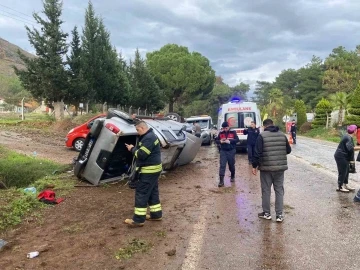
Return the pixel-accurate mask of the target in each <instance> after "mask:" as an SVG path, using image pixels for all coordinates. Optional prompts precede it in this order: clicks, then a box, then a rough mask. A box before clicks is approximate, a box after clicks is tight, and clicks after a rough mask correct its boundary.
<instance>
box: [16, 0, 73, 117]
mask: <svg viewBox="0 0 360 270" xmlns="http://www.w3.org/2000/svg"><path fill="white" fill-rule="evenodd" d="M43 3H44V10H43V11H42V13H44V15H45V17H46V18H44V19H43V18H42V17H40V15H38V14H37V13H34V14H33V17H34V19H35V21H36V22H37V23H38V24H39V25H41V27H40V31H39V30H37V29H35V28H33V29H32V30H31V29H30V28H29V27H27V26H26V27H25V28H26V31H27V34H28V38H29V42H30V44H31V45H32V46H33V47H34V49H35V51H36V55H37V57H36V58H32V59H30V58H28V57H26V56H25V55H23V54H21V53H20V51H19V54H20V57H21V59H22V60H23V62H24V63H25V66H26V70H19V69H17V68H16V67H15V68H14V69H15V73H16V74H17V75H18V76H19V79H20V80H21V82H22V84H23V86H24V87H25V89H27V90H29V91H30V92H31V93H32V95H33V96H34V97H36V98H46V99H47V100H48V101H50V102H51V101H54V108H55V117H56V118H57V119H61V118H63V117H64V106H63V100H64V99H66V98H68V87H67V73H66V71H65V68H64V66H65V63H64V60H63V59H65V55H66V53H67V44H66V38H67V36H68V35H67V34H66V33H64V32H63V31H62V30H61V25H62V23H63V21H62V20H61V19H60V17H61V13H62V2H61V1H60V0H44V2H43Z"/></svg>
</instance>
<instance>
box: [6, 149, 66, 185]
mask: <svg viewBox="0 0 360 270" xmlns="http://www.w3.org/2000/svg"><path fill="white" fill-rule="evenodd" d="M67 168H68V166H65V165H59V164H56V163H54V162H51V161H48V160H44V159H37V158H33V157H29V156H26V155H22V154H18V153H16V152H13V151H10V150H7V149H5V148H4V147H1V146H0V184H1V183H2V185H3V186H4V187H6V188H11V187H17V188H21V187H27V186H28V185H30V184H31V183H33V182H34V181H35V180H37V179H40V178H42V177H45V176H46V175H52V174H55V173H57V172H63V171H65V170H66V169H67Z"/></svg>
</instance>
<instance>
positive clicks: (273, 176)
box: [252, 119, 291, 222]
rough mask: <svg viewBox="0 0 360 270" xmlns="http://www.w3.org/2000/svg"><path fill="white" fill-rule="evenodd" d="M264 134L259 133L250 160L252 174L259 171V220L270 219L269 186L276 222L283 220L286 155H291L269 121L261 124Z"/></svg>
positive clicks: (286, 143)
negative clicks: (260, 194)
mask: <svg viewBox="0 0 360 270" xmlns="http://www.w3.org/2000/svg"><path fill="white" fill-rule="evenodd" d="M263 125H264V128H265V129H264V132H262V133H260V135H259V137H258V138H257V141H256V145H255V154H254V156H253V160H252V166H253V169H252V173H253V174H254V175H256V173H257V169H259V170H260V181H261V192H262V208H263V212H262V213H259V214H258V217H259V218H264V219H271V214H270V196H271V186H272V185H274V191H275V212H276V221H277V222H282V221H283V220H284V216H283V208H284V172H285V171H286V170H287V169H288V165H287V156H286V155H287V154H290V153H291V147H290V144H289V142H288V140H287V138H286V136H285V134H284V133H282V132H281V131H279V127H276V126H274V123H273V121H272V120H271V119H266V120H264V122H263Z"/></svg>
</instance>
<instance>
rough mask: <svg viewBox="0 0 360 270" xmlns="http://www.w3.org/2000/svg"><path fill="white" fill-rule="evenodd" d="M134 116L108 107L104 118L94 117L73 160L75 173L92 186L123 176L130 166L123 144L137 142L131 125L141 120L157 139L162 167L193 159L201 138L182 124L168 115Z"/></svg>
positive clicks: (172, 167)
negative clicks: (77, 154) (167, 116)
mask: <svg viewBox="0 0 360 270" xmlns="http://www.w3.org/2000/svg"><path fill="white" fill-rule="evenodd" d="M137 118H138V119H133V118H132V117H130V116H129V115H128V114H126V113H124V112H121V111H119V110H116V109H109V112H108V114H107V116H106V119H97V120H95V122H94V124H93V125H92V127H91V129H90V132H89V134H88V136H87V137H86V139H85V142H84V147H83V148H82V149H81V151H80V153H79V156H78V157H77V159H76V161H75V167H74V174H75V175H76V176H77V177H78V178H84V179H86V180H87V181H89V182H90V183H92V184H94V185H98V184H99V183H100V182H110V181H116V180H122V179H124V178H126V177H127V176H128V175H129V174H130V171H131V169H132V164H133V156H132V154H131V153H130V152H129V151H128V150H127V149H126V147H125V144H133V145H136V143H137V141H138V134H137V132H136V129H135V125H134V124H135V122H136V120H140V119H141V120H143V121H145V122H146V123H147V124H148V126H149V127H151V128H152V129H153V130H154V133H155V134H156V135H157V137H158V138H159V141H160V145H161V147H162V148H161V158H162V165H163V169H164V170H171V169H174V168H176V167H177V166H179V165H185V164H187V163H189V162H191V161H192V160H193V159H194V158H195V156H196V154H197V152H198V150H199V148H200V146H201V140H200V139H199V138H196V137H195V136H193V135H191V134H188V133H186V132H184V130H185V127H184V125H182V124H181V123H179V122H176V121H173V120H169V118H153V117H146V116H137Z"/></svg>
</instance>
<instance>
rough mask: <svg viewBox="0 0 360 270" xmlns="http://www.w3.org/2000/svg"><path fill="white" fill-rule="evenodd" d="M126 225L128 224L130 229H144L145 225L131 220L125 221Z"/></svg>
mask: <svg viewBox="0 0 360 270" xmlns="http://www.w3.org/2000/svg"><path fill="white" fill-rule="evenodd" d="M124 223H126V224H127V225H128V226H129V227H132V228H136V227H142V226H144V223H137V222H135V221H134V220H132V219H131V218H127V219H125V221H124Z"/></svg>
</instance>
